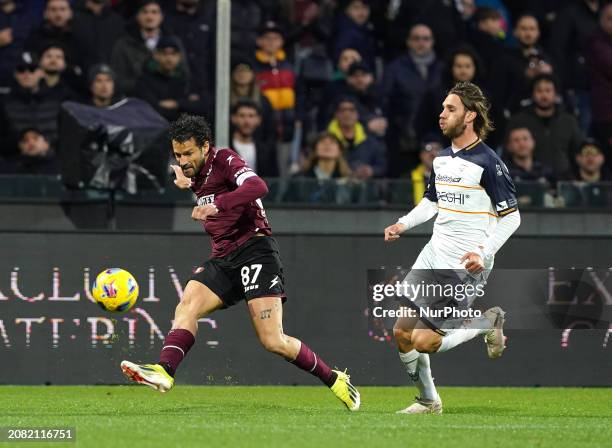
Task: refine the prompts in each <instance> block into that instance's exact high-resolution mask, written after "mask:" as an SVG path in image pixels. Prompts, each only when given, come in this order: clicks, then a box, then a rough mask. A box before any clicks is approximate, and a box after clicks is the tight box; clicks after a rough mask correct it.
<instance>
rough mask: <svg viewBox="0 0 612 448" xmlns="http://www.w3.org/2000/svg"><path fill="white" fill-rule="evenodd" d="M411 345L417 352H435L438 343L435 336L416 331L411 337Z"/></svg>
mask: <svg viewBox="0 0 612 448" xmlns="http://www.w3.org/2000/svg"><path fill="white" fill-rule="evenodd" d="M412 345H413V347H414V349H415V350H416V351H417V352H419V353H435V352H436V351H437V350H438V345H439V344H438V343H437V340H436V339H435V338H432V337H430V336H429V335H428V334H423V333H416V334H414V335H413V337H412Z"/></svg>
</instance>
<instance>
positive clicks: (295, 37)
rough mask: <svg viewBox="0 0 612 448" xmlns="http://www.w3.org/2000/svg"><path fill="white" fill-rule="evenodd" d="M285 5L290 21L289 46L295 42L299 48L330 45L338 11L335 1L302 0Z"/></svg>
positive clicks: (287, 40)
mask: <svg viewBox="0 0 612 448" xmlns="http://www.w3.org/2000/svg"><path fill="white" fill-rule="evenodd" d="M279 3H281V2H279ZM285 6H286V9H287V11H286V16H287V18H288V19H289V22H290V29H289V30H288V33H287V36H286V44H287V46H289V47H291V46H294V44H295V45H296V46H297V47H298V48H299V50H303V49H310V50H312V49H314V48H315V47H318V46H319V45H321V44H322V45H324V46H327V45H328V43H329V42H330V40H331V36H332V29H333V25H334V15H335V12H336V11H335V4H334V2H330V1H323V2H322V1H320V0H301V1H299V2H285ZM299 50H298V51H299Z"/></svg>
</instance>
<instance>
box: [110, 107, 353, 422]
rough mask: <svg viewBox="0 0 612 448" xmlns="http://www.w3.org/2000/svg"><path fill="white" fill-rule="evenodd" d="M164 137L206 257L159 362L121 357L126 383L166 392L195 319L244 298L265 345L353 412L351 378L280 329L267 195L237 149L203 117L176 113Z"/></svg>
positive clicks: (280, 284) (279, 279)
mask: <svg viewBox="0 0 612 448" xmlns="http://www.w3.org/2000/svg"><path fill="white" fill-rule="evenodd" d="M170 137H171V139H172V148H173V152H174V157H175V159H176V161H177V162H178V166H176V165H175V166H173V167H172V168H173V169H174V172H175V174H176V180H175V181H174V183H175V184H176V185H177V186H178V187H179V188H184V189H187V188H191V190H192V191H193V192H194V193H195V194H196V196H197V198H198V200H197V206H195V207H194V208H193V212H192V213H191V217H192V218H193V219H196V220H199V221H202V224H203V226H204V229H205V230H206V232H208V234H209V235H210V237H211V241H212V255H211V258H210V259H209V260H208V261H206V262H205V263H204V264H203V265H202V266H201V267H199V268H198V269H196V271H195V273H194V274H193V276H192V277H191V278H190V279H189V281H188V283H187V286H186V287H185V291H184V293H183V297H182V299H181V301H180V302H179V304H178V305H177V307H176V312H175V315H174V324H173V326H172V330H170V332H169V333H168V335H167V336H166V339H165V340H164V346H163V348H162V350H161V354H160V356H159V362H158V363H157V364H144V365H139V364H135V363H132V362H130V361H123V362H122V363H121V369H122V370H123V373H124V374H125V375H126V377H127V378H128V379H130V380H132V381H135V382H138V383H141V384H146V385H147V386H150V387H152V388H153V389H156V390H158V391H160V392H166V391H168V390H169V389H170V388H172V386H173V385H174V374H175V372H176V369H177V368H178V366H179V364H180V363H181V361H182V360H183V359H184V357H185V356H186V355H187V352H188V351H189V349H190V348H191V347H192V345H193V344H194V342H195V335H196V332H197V330H198V319H200V318H202V317H205V316H208V315H209V314H211V313H212V312H213V311H216V310H218V309H222V308H228V307H230V306H232V305H235V304H236V303H238V302H241V301H243V300H246V302H247V305H248V307H249V312H250V314H251V319H252V321H253V325H254V326H255V332H256V333H257V336H258V337H259V340H260V342H261V344H262V345H263V346H264V347H265V348H266V350H268V351H270V352H272V353H276V354H278V355H280V356H282V357H283V358H285V359H286V360H287V361H289V362H291V363H292V364H294V365H295V366H297V367H299V368H300V369H302V370H305V371H307V372H309V373H311V374H312V375H314V376H316V377H318V378H319V379H320V380H321V381H322V382H323V383H324V384H325V385H326V386H328V387H329V388H330V389H331V390H332V392H333V393H334V394H335V395H336V396H337V397H338V398H339V399H340V400H341V401H342V402H343V403H344V404H345V405H346V407H347V408H348V409H349V410H351V411H356V410H357V409H359V405H360V396H359V392H358V391H357V389H356V388H355V387H354V386H353V385H352V384H351V382H350V378H349V376H348V375H347V374H346V373H345V372H341V371H338V370H332V369H330V368H329V367H328V366H327V364H326V363H325V362H324V361H323V360H322V359H321V358H320V357H319V356H317V355H316V353H314V352H313V351H312V350H311V349H310V348H309V347H308V346H307V345H306V344H304V343H303V342H301V341H300V340H298V339H296V338H294V337H292V336H288V335H286V334H285V333H284V332H283V306H282V304H283V302H284V300H285V299H286V295H285V289H284V281H285V280H284V277H283V267H282V262H281V259H280V254H279V250H278V244H277V243H276V240H275V239H274V238H272V236H271V235H272V230H271V229H270V225H269V224H268V220H267V219H266V213H265V211H264V209H263V206H262V203H261V198H262V197H263V196H265V195H266V193H267V192H268V187H267V186H266V184H265V182H264V181H263V180H262V179H261V178H260V177H259V176H257V174H255V172H254V171H253V170H252V169H251V168H249V166H248V165H247V164H246V162H245V161H244V160H243V159H242V158H241V157H240V156H239V155H238V154H237V153H235V152H234V151H232V150H231V149H225V148H214V147H213V146H212V145H211V132H210V127H209V126H208V123H207V122H206V120H205V119H204V118H202V117H199V116H194V115H183V116H181V117H180V118H179V119H178V120H177V121H175V122H173V123H172V124H171V126H170Z"/></svg>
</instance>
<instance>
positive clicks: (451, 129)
mask: <svg viewBox="0 0 612 448" xmlns="http://www.w3.org/2000/svg"><path fill="white" fill-rule="evenodd" d="M464 120H465V114H464V115H463V117H461V119H460V120H458V122H457V124H455V125H454V126H450V125H449V126H447V127H446V129H443V130H442V133H443V134H444V136H445V137H448V138H450V139H451V140H453V139H455V138H457V137H460V136H461V134H463V132H464V131H465V128H466V127H467V126H466V124H465V122H464Z"/></svg>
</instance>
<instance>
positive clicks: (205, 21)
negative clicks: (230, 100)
mask: <svg viewBox="0 0 612 448" xmlns="http://www.w3.org/2000/svg"><path fill="white" fill-rule="evenodd" d="M214 6H215V2H208V1H206V2H200V6H199V7H198V9H197V10H196V12H195V14H193V15H189V14H186V13H183V12H181V11H179V10H177V8H176V2H171V5H170V6H169V7H168V8H166V9H165V11H164V25H165V26H167V27H168V30H169V31H170V32H172V34H174V35H175V36H177V37H179V38H180V39H181V41H182V42H183V45H184V47H185V53H186V55H187V62H188V63H189V70H190V72H191V74H192V80H193V83H192V90H193V91H195V92H198V93H203V92H207V93H208V94H209V95H210V94H211V93H212V92H213V91H214V85H213V84H212V80H213V77H214V67H215V64H214V61H215V58H216V52H215V46H214V44H215V21H216V16H215V14H216V9H215V7H214Z"/></svg>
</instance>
